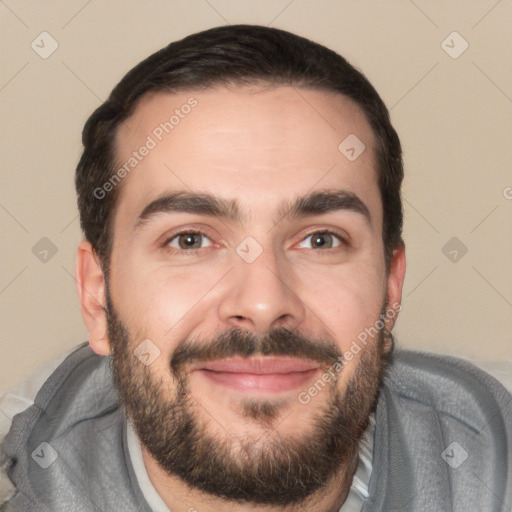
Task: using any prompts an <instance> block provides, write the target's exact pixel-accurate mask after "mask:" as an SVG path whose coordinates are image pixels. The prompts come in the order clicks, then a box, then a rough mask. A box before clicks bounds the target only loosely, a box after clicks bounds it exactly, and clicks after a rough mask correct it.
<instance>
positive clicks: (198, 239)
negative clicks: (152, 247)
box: [168, 232, 211, 250]
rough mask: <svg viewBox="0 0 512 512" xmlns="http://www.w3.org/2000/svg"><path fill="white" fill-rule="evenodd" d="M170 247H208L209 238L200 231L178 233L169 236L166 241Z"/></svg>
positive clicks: (184, 248)
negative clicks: (171, 236)
mask: <svg viewBox="0 0 512 512" xmlns="http://www.w3.org/2000/svg"><path fill="white" fill-rule="evenodd" d="M168 245H169V246H170V247H174V248H175V249H182V250H187V249H202V248H204V247H209V246H210V245H211V242H210V240H209V238H208V237H207V236H205V235H203V234H202V233H193V232H190V233H180V234H178V235H176V236H174V237H173V238H171V239H170V240H169V242H168Z"/></svg>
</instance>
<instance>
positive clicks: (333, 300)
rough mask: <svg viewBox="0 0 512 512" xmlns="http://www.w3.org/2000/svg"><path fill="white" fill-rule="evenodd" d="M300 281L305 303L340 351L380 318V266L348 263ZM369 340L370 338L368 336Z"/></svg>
mask: <svg viewBox="0 0 512 512" xmlns="http://www.w3.org/2000/svg"><path fill="white" fill-rule="evenodd" d="M304 277H305V279H303V280H302V283H303V284H302V287H303V293H302V296H303V297H304V299H303V300H304V303H305V304H306V305H307V306H308V307H309V308H310V309H311V310H312V312H313V313H314V316H316V317H318V319H319V320H320V326H321V328H322V326H323V327H324V331H325V335H326V336H328V337H330V338H334V339H335V340H336V343H337V345H338V347H339V348H340V349H341V351H342V352H345V351H346V350H349V349H350V347H351V345H352V343H353V341H354V340H357V338H358V336H359V335H360V334H361V333H364V332H365V330H367V329H369V328H370V327H372V326H374V325H375V323H376V321H377V320H378V319H379V315H380V313H381V308H382V304H383V301H384V299H385V292H386V286H385V279H384V270H383V268H382V269H381V271H379V268H378V265H377V266H376V265H375V262H374V263H373V265H366V266H359V265H357V268H356V265H353V266H352V265H347V266H344V267H340V268H338V269H336V270H335V271H333V270H331V271H323V272H321V271H320V272H318V271H317V272H315V273H314V276H313V274H311V275H310V276H309V278H308V277H307V276H304ZM368 341H370V339H368Z"/></svg>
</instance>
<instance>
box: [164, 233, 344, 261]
mask: <svg viewBox="0 0 512 512" xmlns="http://www.w3.org/2000/svg"><path fill="white" fill-rule="evenodd" d="M316 234H321V235H332V236H334V237H336V238H337V239H338V240H339V241H340V245H339V246H337V247H331V248H329V249H317V251H319V252H329V251H331V250H335V249H338V248H340V247H344V248H348V247H349V246H350V243H349V241H348V240H347V238H346V237H345V236H342V235H340V234H339V233H338V232H336V231H334V230H331V229H316V230H313V231H310V232H308V233H307V234H306V235H305V236H303V237H302V238H301V240H300V241H299V243H301V242H303V241H304V240H306V239H307V238H309V237H311V236H314V235H316ZM182 235H202V236H204V237H206V238H208V239H209V240H210V242H212V243H213V241H212V240H211V238H210V237H209V236H208V235H207V234H206V233H205V232H204V231H200V230H195V229H186V230H183V231H178V232H177V233H173V234H172V235H171V236H169V237H167V238H166V240H165V242H164V243H163V245H162V247H163V248H164V249H167V250H168V251H171V252H174V251H179V252H181V253H182V254H187V255H193V254H196V253H197V252H198V251H200V250H202V249H207V247H200V248H198V249H176V248H175V247H170V246H169V244H170V243H171V242H172V241H173V240H174V239H175V238H177V237H179V236H182Z"/></svg>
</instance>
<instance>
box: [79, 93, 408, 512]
mask: <svg viewBox="0 0 512 512" xmlns="http://www.w3.org/2000/svg"><path fill="white" fill-rule="evenodd" d="M190 97H194V98H195V99H196V100H197V102H198V104H197V106H196V107H195V108H194V109H193V110H192V111H191V112H190V114H188V115H187V116H185V117H184V118H183V119H181V120H180V123H179V125H177V126H176V127H175V128H174V129H173V131H172V132H171V133H170V134H168V135H166V136H165V137H164V138H163V140H162V141H161V142H159V143H158V144H157V147H156V148H154V149H152V150H151V151H150V152H149V154H148V155H147V156H146V157H145V158H144V159H143V160H142V161H141V162H140V163H139V164H138V165H137V167H136V168H135V169H134V170H133V171H132V172H131V173H130V175H129V176H128V177H126V178H125V179H124V180H123V182H122V183H121V185H119V186H121V187H122V188H121V194H120V199H119V203H118V206H117V210H116V214H115V220H114V242H113V250H112V258H111V264H110V272H111V275H110V294H111V298H112V301H113V304H114V305H115V307H116V310H117V312H118V313H119V316H120V319H121V320H122V322H123V323H124V324H125V325H126V326H127V327H128V328H129V330H130V334H131V337H132V338H133V339H137V340H140V341H139V342H141V341H142V340H144V339H147V338H149V339H150V340H151V341H152V342H153V343H154V344H155V345H156V346H157V347H158V349H159V350H160V352H161V354H160V356H159V357H158V358H157V359H156V360H155V361H154V362H153V363H152V365H151V367H150V369H151V371H152V372H153V373H152V374H153V375H154V376H155V377H156V378H158V379H160V380H161V382H162V383H163V385H164V387H165V388H166V389H169V390H171V391H174V390H175V389H176V383H175V382H174V381H173V380H172V378H171V376H170V373H169V366H168V362H169V360H170V358H171V356H172V354H173V350H174V349H175V348H176V346H177V344H178V343H179V342H180V341H182V340H184V339H187V338H197V339H199V340H201V339H210V338H211V337H212V336H213V335H214V334H216V333H219V332H221V331H223V330H225V329H228V328H230V327H237V328H240V329H242V330H250V331H254V332H255V333H259V334H265V333H267V332H269V331H270V330H271V329H275V328H277V327H286V328H290V329H291V328H296V329H300V330H301V331H304V332H307V333H309V334H310V335H311V336H313V337H316V338H321V339H327V340H330V341H331V342H332V343H333V344H334V345H335V346H336V347H337V348H338V349H339V350H340V351H341V352H342V353H344V352H345V351H347V350H349V349H350V346H351V343H352V342H353V340H354V339H356V338H357V336H358V334H360V333H361V332H363V331H364V330H365V329H366V328H368V327H369V326H372V325H374V324H375V322H376V321H377V320H378V318H379V314H380V312H381V308H382V305H383V303H384V301H385V300H387V301H388V304H394V303H399V302H400V300H401V294H402V286H403V281H404V276H405V250H404V247H403V245H402V246H400V247H398V248H397V249H396V250H395V251H394V255H393V259H392V262H391V266H390V269H389V272H387V271H386V268H385V262H384V248H383V241H382V202H381V198H380V193H379V188H378V184H377V171H376V158H375V150H374V148H375V140H374V136H373V133H372V130H371V128H370V126H369V124H368V123H367V121H366V119H365V117H364V115H363V114H362V112H361V111H360V109H359V108H358V107H357V106H356V105H355V104H353V103H352V102H351V101H349V100H348V99H346V98H344V97H342V96H340V95H335V94H333V93H328V92H322V91H315V90H305V89H298V90H297V89H294V88H291V87H277V88H267V89H261V88H259V89H257V88H248V87H230V88H226V87H218V88H215V89H209V90H206V91H201V92H199V91H186V92H181V93H173V94H168V93H165V94H164V93H157V94H152V95H148V96H147V97H144V98H143V99H142V100H141V101H140V103H139V104H138V106H137V108H136V109H135V112H134V114H133V115H132V116H131V117H130V118H129V119H128V120H127V122H126V123H125V124H124V125H123V127H122V128H121V129H120V131H119V133H118V136H117V142H118V149H117V150H118V160H119V162H120V163H122V162H125V161H126V160H127V159H128V158H129V157H130V156H131V154H132V152H133V151H134V150H136V149H137V148H139V147H140V146H141V145H142V144H144V142H145V140H146V138H147V136H148V135H150V134H151V133H152V132H153V130H154V129H155V127H156V126H158V125H159V124H160V123H161V122H163V121H165V120H166V119H168V117H169V114H166V113H167V112H169V113H172V112H173V111H174V110H175V109H176V108H180V106H181V105H183V104H184V103H186V102H187V100H188V99H189V98H190ZM349 134H356V135H357V137H358V138H359V139H360V140H361V141H363V143H364V144H365V146H366V150H365V151H364V152H363V153H362V154H361V155H360V156H359V157H358V158H357V159H356V160H355V161H352V162H351V161H349V160H348V159H347V158H346V157H345V156H344V155H343V154H342V153H341V152H340V151H339V150H338V145H339V144H340V142H341V141H342V140H344V139H345V138H346V137H347V136H348V135H349ZM326 190H329V191H332V190H345V191H348V192H350V193H352V194H355V195H357V197H358V198H359V199H360V200H361V201H362V202H363V203H364V204H365V205H366V207H367V209H368V211H369V212H370V215H371V221H370V222H369V221H367V219H366V218H365V217H364V216H363V215H361V214H360V213H358V212H354V211H349V210H339V211H334V212H329V213H324V214H314V215H306V216H300V217H295V218H292V217H287V216H286V215H285V216H283V211H284V212H285V211H286V206H287V205H289V204H290V203H291V202H293V201H294V200H295V199H296V198H297V197H300V196H304V195H306V194H309V193H311V192H315V191H326ZM178 191H179V192H187V193H190V192H196V193H210V194H214V195H215V196H217V197H219V198H223V199H226V200H237V201H238V207H239V210H240V212H241V214H242V218H241V219H239V220H229V219H225V218H219V217H216V216H210V215H204V214H199V213H185V212H178V213H177V212H167V213H159V214H158V215H155V216H153V217H151V218H150V219H148V220H147V222H144V223H143V224H142V225H141V226H139V227H138V228H134V226H135V225H136V223H137V220H138V216H139V215H140V213H141V212H142V210H143V209H144V208H145V207H146V206H147V205H148V204H149V203H151V201H153V200H154V199H156V198H158V197H160V196H162V195H163V194H166V193H172V192H178ZM191 229H192V230H193V231H195V230H199V231H201V232H203V233H204V234H205V235H206V236H207V237H208V238H205V239H203V242H202V246H201V247H200V248H199V249H197V250H193V251H190V249H180V246H179V241H180V240H181V241H183V238H181V239H177V238H174V239H172V240H171V242H170V243H169V244H167V246H165V242H166V241H167V240H169V239H170V238H171V237H172V236H174V235H175V233H176V231H180V232H189V231H190V230H191ZM312 231H322V232H325V231H334V232H336V233H337V234H338V235H339V236H340V237H344V238H345V239H346V240H347V241H348V243H345V242H342V241H341V239H337V238H332V239H328V240H329V241H333V242H334V245H335V246H334V247H332V248H322V247H315V246H313V245H312V243H311V242H312V238H311V237H310V236H309V235H311V232H312ZM248 236H251V237H252V238H253V239H254V240H255V241H256V242H257V244H259V246H260V248H261V251H262V252H261V254H260V255H259V256H258V257H257V258H256V260H255V261H254V262H252V263H247V262H246V261H244V259H242V257H240V255H239V254H238V253H237V251H236V248H237V246H239V244H240V243H241V242H242V241H244V240H245V239H246V237H248ZM242 247H243V246H242ZM250 250H253V249H250ZM76 279H77V283H78V293H79V295H80V299H81V306H82V314H83V318H84V321H85V323H86V325H87V328H88V331H89V342H90V346H91V348H92V349H93V350H94V351H95V352H96V353H98V354H100V355H108V354H109V353H110V351H111V347H110V341H109V339H108V335H107V320H106V315H105V310H104V306H105V304H106V301H105V279H104V276H103V273H102V271H101V266H100V264H99V261H98V258H97V257H96V255H95V253H94V251H93V249H92V247H91V245H90V243H89V242H87V241H83V242H82V243H81V244H80V246H79V249H78V256H77V265H76ZM395 320H396V316H395V317H394V318H393V319H388V320H387V328H388V329H389V330H391V329H392V328H393V325H394V321H395ZM375 342H376V340H370V341H369V343H370V344H371V343H375ZM361 352H363V351H361ZM361 352H359V353H358V354H354V357H353V359H352V361H350V363H349V364H347V365H346V367H345V368H344V370H343V372H342V373H341V374H340V376H339V379H338V381H337V383H336V385H337V386H338V389H339V390H340V392H341V393H343V392H344V390H345V388H346V384H347V382H348V380H349V379H350V378H351V376H353V375H354V371H355V369H356V368H357V366H358V364H359V361H360V357H361ZM189 378H190V391H191V393H192V395H193V396H194V397H195V398H196V399H197V400H198V401H200V403H201V406H202V409H200V410H199V414H200V415H202V416H201V417H202V418H203V419H204V420H205V421H206V422H208V428H209V429H210V432H211V433H212V434H213V435H217V436H220V437H222V438H225V437H226V436H228V435H229V436H230V437H231V439H232V444H233V453H235V450H236V448H237V446H238V445H237V443H236V440H237V439H240V440H241V439H251V440H253V441H254V443H255V447H256V448H258V446H261V443H265V442H266V440H268V439H267V437H266V436H267V435H270V436H274V435H277V434H278V435H280V436H292V435H293V436H300V435H301V434H305V433H306V432H310V429H311V423H312V418H313V416H314V415H315V413H318V412H319V411H321V410H322V409H321V408H322V406H324V407H325V404H326V401H327V399H328V397H327V394H325V396H322V394H319V396H317V397H316V398H315V399H314V400H312V401H311V403H310V404H308V406H307V407H305V406H304V405H302V404H300V403H299V402H298V401H297V394H298V392H299V390H298V389H297V390H293V391H291V392H284V393H279V395H274V397H277V396H279V398H280V399H283V400H282V403H281V406H280V407H281V410H280V414H279V417H278V421H277V422H276V426H275V429H274V430H273V431H272V432H271V433H270V434H269V433H268V432H264V429H263V426H262V424H261V423H260V422H257V421H254V419H251V418H244V417H242V416H241V415H240V412H239V411H240V410H239V408H238V407H237V405H239V404H240V401H241V400H242V399H243V398H247V397H248V396H251V397H252V398H255V397H256V398H257V397H258V396H260V395H254V394H249V393H247V392H243V391H241V392H236V391H233V390H229V389H227V388H226V387H223V386H221V385H212V383H211V382H210V381H207V380H206V379H205V378H203V377H202V376H201V375H199V374H197V372H196V373H195V372H191V373H190V374H189ZM309 385H311V383H309V384H308V386H309ZM308 386H303V388H305V389H307V387H308ZM265 396H266V397H267V398H268V397H269V395H268V394H267V395H265ZM270 397H273V396H272V394H271V395H270ZM308 429H309V430H308ZM263 434H265V435H263ZM258 443H260V444H258ZM143 457H144V462H145V465H146V469H147V471H148V475H149V477H150V479H151V481H152V483H153V485H154V486H155V488H156V490H157V492H158V493H159V494H160V495H161V496H162V499H163V500H164V501H165V502H166V504H167V505H168V507H169V508H170V509H171V510H173V511H178V512H181V511H184V512H185V511H188V510H189V508H190V507H191V506H193V507H195V509H197V510H198V511H201V512H202V511H210V510H211V511H213V510H223V511H224V510H225V511H231V510H237V511H246V510H251V511H256V510H261V511H274V510H303V508H302V507H300V506H299V507H295V508H293V507H291V508H283V507H273V506H260V505H253V504H233V503H231V504H230V503H227V502H225V501H221V500H219V499H218V498H216V497H212V496H209V495H206V494H205V493H201V492H200V491H197V490H195V489H190V488H189V487H188V486H186V485H185V484H184V483H183V482H182V481H180V480H179V479H177V478H175V477H172V476H170V475H168V474H167V473H166V472H164V471H163V470H162V469H161V468H160V467H159V466H158V464H157V463H156V461H154V459H153V458H152V457H151V455H150V454H149V453H147V451H145V450H144V449H143ZM352 476H353V471H350V472H348V471H346V468H340V470H339V474H338V477H339V478H338V479H337V482H336V483H333V484H331V485H329V486H328V487H326V488H325V489H322V492H321V493H318V495H315V496H312V498H311V501H310V502H309V503H308V506H307V510H311V511H318V512H320V511H323V512H329V511H331V510H337V508H336V507H339V506H341V504H342V503H343V501H344V500H345V498H346V493H347V490H348V487H349V486H350V482H351V480H352ZM340 482H341V483H340Z"/></svg>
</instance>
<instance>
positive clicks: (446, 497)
mask: <svg viewBox="0 0 512 512" xmlns="http://www.w3.org/2000/svg"><path fill="white" fill-rule="evenodd" d="M375 418H376V424H375V434H374V451H373V470H372V475H371V479H370V485H369V494H370V496H369V498H367V499H366V501H365V502H364V504H363V508H362V512H370V511H371V512H399V511H401V512H450V511H458V512H459V511H460V512H512V396H511V395H510V394H509V393H508V392H507V391H506V390H505V388H504V387H503V386H502V385H501V384H500V383H498V381H496V380H495V379H494V378H493V377H491V376H490V375H488V374H486V373H485V372H483V371H481V370H479V369H477V368H475V367H474V366H473V365H471V364H469V363H466V362H464V361H461V360H459V359H455V358H451V357H446V356H437V355H432V354H426V353H419V352H409V351H398V352H396V353H395V355H394V356H393V361H392V363H391V364H390V366H389V368H388V370H387V372H386V375H385V378H384V382H383V384H382V387H381V390H380V394H379V399H378V403H377V408H376V411H375ZM2 451H3V457H4V459H7V467H8V471H7V472H8V475H9V478H10V479H11V481H12V483H13V484H14V486H15V488H16V493H15V494H14V496H13V497H12V499H11V500H10V501H9V502H8V503H7V504H6V505H5V508H4V510H5V512H46V511H48V512H93V511H94V512H136V511H137V512H141V511H142V512H151V510H150V508H149V506H148V504H147V503H146V501H145V499H144V497H143V494H142V491H141V490H140V488H139V486H138V484H137V479H136V477H135V474H134V470H133V467H132V465H131V462H130V458H129V455H128V451H127V446H126V420H125V417H124V414H123V412H122V410H121V408H120V406H119V403H118V400H117V396H116V393H115V390H114V387H113V383H112V375H111V371H110V366H109V359H108V358H104V357H100V356H97V355H96V354H94V353H93V352H92V351H91V350H90V348H88V347H82V348H80V349H79V350H77V351H76V352H74V353H73V354H71V355H70V356H69V357H68V358H67V359H66V360H65V361H64V362H63V363H62V364H61V365H60V366H59V367H58V368H57V370H56V371H55V372H54V373H53V374H52V375H51V376H50V378H49V379H48V380H47V381H46V383H45V384H44V385H43V387H42V388H41V389H40V391H39V393H38V395H37V397H36V399H35V403H34V405H32V406H31V407H29V408H28V409H27V410H25V411H24V412H22V413H20V414H18V415H17V416H15V417H14V420H13V423H12V427H11V429H10V431H9V433H8V435H7V437H6V438H5V442H4V444H3V446H2Z"/></svg>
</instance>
